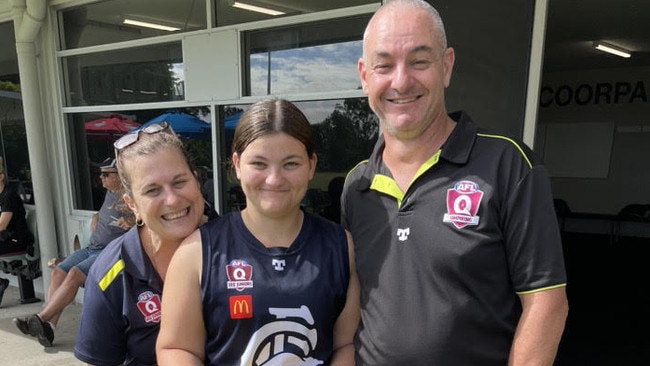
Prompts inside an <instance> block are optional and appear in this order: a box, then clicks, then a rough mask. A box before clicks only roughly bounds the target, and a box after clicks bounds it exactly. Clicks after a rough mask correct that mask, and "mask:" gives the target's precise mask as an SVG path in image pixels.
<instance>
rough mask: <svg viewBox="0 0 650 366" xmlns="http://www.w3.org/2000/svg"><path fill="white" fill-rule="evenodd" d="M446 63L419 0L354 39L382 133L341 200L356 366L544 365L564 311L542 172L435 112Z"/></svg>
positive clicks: (382, 16) (510, 144) (462, 119)
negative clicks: (356, 292) (354, 274)
mask: <svg viewBox="0 0 650 366" xmlns="http://www.w3.org/2000/svg"><path fill="white" fill-rule="evenodd" d="M454 57H455V56H454V50H453V49H452V48H448V47H447V44H446V38H445V33H444V26H443V24H442V20H441V19H440V16H439V15H438V13H437V12H436V11H435V9H433V8H432V7H431V6H430V5H429V4H428V3H426V2H424V1H420V0H395V1H391V2H388V3H387V4H386V5H384V6H382V7H381V8H380V9H379V10H378V11H377V13H376V14H375V15H374V16H373V18H372V19H371V20H370V23H369V24H368V27H367V28H366V32H365V34H364V40H363V57H362V59H360V60H359V64H358V70H359V75H360V78H361V83H362V87H363V90H364V92H365V93H366V94H367V95H368V101H369V103H370V106H371V108H372V109H373V111H374V112H375V113H376V114H377V116H378V117H379V120H380V127H381V131H382V136H381V137H380V139H379V141H378V143H377V145H376V146H375V150H374V152H373V153H372V155H371V157H370V159H369V160H368V161H367V162H364V163H363V164H360V165H359V166H357V167H356V168H355V169H353V170H352V171H351V172H350V174H349V176H348V178H347V180H346V184H345V187H344V192H343V196H342V224H343V226H345V227H346V228H347V229H348V230H350V232H351V233H352V236H353V239H354V243H355V253H356V260H357V270H358V273H359V279H360V282H361V312H362V313H361V314H362V316H361V319H362V320H361V323H360V326H359V329H358V331H357V337H356V340H355V348H356V355H357V357H356V359H357V365H362V366H363V365H391V366H393V365H482V366H486V365H495V366H496V365H499V366H503V365H506V364H523V363H524V362H527V364H535V365H552V364H553V360H554V358H555V355H556V352H557V347H558V343H559V341H560V338H561V335H562V332H563V329H564V324H565V320H566V316H567V313H568V305H567V299H566V292H565V283H566V274H565V269H564V261H563V256H562V248H561V245H560V235H559V230H558V228H557V220H556V218H555V213H554V209H553V202H552V195H551V190H550V184H549V180H548V176H547V172H546V170H545V168H544V167H543V166H542V165H540V163H539V162H538V160H537V159H536V158H535V156H534V155H533V154H532V152H531V151H530V150H529V149H528V148H527V147H526V146H525V145H524V144H522V143H520V142H517V141H515V140H513V139H511V138H508V137H504V136H500V135H495V134H490V133H486V132H481V131H478V130H477V128H476V126H475V125H474V123H473V122H472V120H471V119H470V117H469V116H468V115H467V114H465V113H463V112H458V113H454V114H451V115H448V114H447V111H446V108H445V100H444V91H445V88H446V87H447V86H448V85H449V83H450V79H451V73H452V67H453V64H454Z"/></svg>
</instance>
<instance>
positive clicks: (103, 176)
mask: <svg viewBox="0 0 650 366" xmlns="http://www.w3.org/2000/svg"><path fill="white" fill-rule="evenodd" d="M111 174H117V172H101V173H100V174H99V176H100V177H102V178H107V177H108V176H109V175H111Z"/></svg>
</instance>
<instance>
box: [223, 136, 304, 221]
mask: <svg viewBox="0 0 650 366" xmlns="http://www.w3.org/2000/svg"><path fill="white" fill-rule="evenodd" d="M232 159H233V165H234V166H235V171H236V173H237V178H238V179H239V180H240V182H241V185H242V189H243V191H244V193H245V194H246V208H247V209H250V210H254V211H256V212H257V213H258V214H261V215H263V216H268V217H272V218H278V217H283V216H286V215H290V214H295V213H296V212H297V211H298V210H299V209H300V201H302V198H303V197H304V196H305V192H307V185H308V184H309V181H310V180H311V179H312V178H313V177H314V171H315V170H316V155H314V156H311V157H309V156H307V150H306V149H305V145H303V143H302V142H300V141H299V140H297V139H295V138H293V137H291V136H289V135H287V134H285V133H275V134H271V135H267V136H264V137H260V138H258V139H257V140H255V141H253V142H252V143H251V144H249V145H248V146H247V147H246V149H245V150H244V151H243V153H242V154H241V155H240V156H238V155H237V153H235V154H233V156H232Z"/></svg>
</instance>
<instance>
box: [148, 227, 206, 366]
mask: <svg viewBox="0 0 650 366" xmlns="http://www.w3.org/2000/svg"><path fill="white" fill-rule="evenodd" d="M201 268H202V251H201V234H200V232H199V230H196V231H195V232H194V233H193V234H191V235H190V236H189V237H187V239H185V241H183V243H182V244H181V246H180V247H179V248H178V249H177V250H176V253H174V256H173V258H172V260H171V263H170V264H169V268H168V270H167V275H166V276H165V278H166V280H165V287H164V289H163V297H162V305H161V308H162V309H161V312H162V318H161V321H160V333H159V334H158V341H157V343H156V357H157V361H158V365H159V366H164V365H203V361H204V359H205V338H206V334H205V327H204V324H203V311H202V306H201Z"/></svg>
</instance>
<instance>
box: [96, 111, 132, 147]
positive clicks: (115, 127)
mask: <svg viewBox="0 0 650 366" xmlns="http://www.w3.org/2000/svg"><path fill="white" fill-rule="evenodd" d="M138 127H140V124H139V123H137V122H133V121H131V120H130V119H128V118H124V117H122V116H120V115H119V114H113V115H110V116H108V117H106V118H99V119H96V120H93V121H89V122H86V124H85V128H86V137H87V138H88V139H89V140H111V141H113V140H116V139H117V138H118V137H120V136H122V135H124V134H126V133H128V132H130V131H132V130H134V129H136V128H138Z"/></svg>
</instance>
